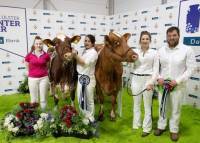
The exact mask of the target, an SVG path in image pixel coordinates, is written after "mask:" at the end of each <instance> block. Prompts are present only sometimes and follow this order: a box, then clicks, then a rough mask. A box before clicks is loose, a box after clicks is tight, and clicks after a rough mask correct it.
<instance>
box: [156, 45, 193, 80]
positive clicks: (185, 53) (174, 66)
mask: <svg viewBox="0 0 200 143" xmlns="http://www.w3.org/2000/svg"><path fill="white" fill-rule="evenodd" d="M158 55H159V61H160V65H161V67H160V75H159V77H160V78H163V79H168V78H169V79H171V80H176V82H177V84H179V83H182V82H185V81H186V80H187V79H188V78H189V77H190V76H191V75H192V72H193V71H194V69H195V67H196V61H195V55H194V52H193V50H192V48H190V47H188V46H185V45H183V44H178V45H177V46H176V47H174V48H169V47H168V46H167V47H162V48H160V49H159V50H158Z"/></svg>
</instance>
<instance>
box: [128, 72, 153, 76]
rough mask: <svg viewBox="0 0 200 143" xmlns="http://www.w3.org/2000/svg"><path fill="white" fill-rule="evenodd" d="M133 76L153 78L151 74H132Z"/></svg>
mask: <svg viewBox="0 0 200 143" xmlns="http://www.w3.org/2000/svg"><path fill="white" fill-rule="evenodd" d="M131 74H133V75H136V76H151V74H137V73H133V72H131Z"/></svg>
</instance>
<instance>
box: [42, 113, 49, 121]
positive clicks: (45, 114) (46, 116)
mask: <svg viewBox="0 0 200 143" xmlns="http://www.w3.org/2000/svg"><path fill="white" fill-rule="evenodd" d="M48 116H49V115H48V114H47V113H41V114H40V117H41V118H42V119H44V120H47V119H48Z"/></svg>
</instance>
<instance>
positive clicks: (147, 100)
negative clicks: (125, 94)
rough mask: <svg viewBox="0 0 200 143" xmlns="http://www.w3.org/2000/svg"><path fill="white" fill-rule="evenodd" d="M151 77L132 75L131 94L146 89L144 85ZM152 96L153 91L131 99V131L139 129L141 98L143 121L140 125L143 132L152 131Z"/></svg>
mask: <svg viewBox="0 0 200 143" xmlns="http://www.w3.org/2000/svg"><path fill="white" fill-rule="evenodd" d="M150 78H151V76H137V75H133V77H132V83H131V90H132V93H133V94H137V93H139V92H141V91H142V90H143V89H145V88H146V86H147V85H146V83H147V81H148V80H150ZM152 95H153V91H152V90H150V91H145V92H143V94H140V95H138V96H134V97H133V102H134V105H133V129H138V128H139V127H141V102H142V97H143V101H144V112H145V113H144V120H143V124H142V128H143V132H147V133H149V132H150V131H151V129H152V116H151V108H152Z"/></svg>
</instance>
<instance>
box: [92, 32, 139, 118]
mask: <svg viewBox="0 0 200 143" xmlns="http://www.w3.org/2000/svg"><path fill="white" fill-rule="evenodd" d="M130 36H131V34H129V33H126V34H124V35H123V36H120V35H118V34H116V33H112V32H110V33H109V35H108V36H107V35H106V36H105V43H104V46H103V47H101V48H99V46H97V47H96V49H100V53H99V57H98V60H97V64H96V69H95V77H96V83H97V84H96V94H97V96H98V97H99V100H100V104H101V106H100V110H99V120H103V101H104V97H103V94H104V93H105V94H108V95H110V96H111V97H112V99H111V101H112V109H111V112H110V118H111V120H114V119H115V118H116V115H115V104H116V98H117V94H118V92H119V90H120V89H121V85H122V73H123V66H122V63H121V62H134V61H135V60H136V59H137V57H138V55H137V54H136V53H135V52H134V51H133V50H132V49H131V48H130V47H129V46H128V45H127V40H128V39H129V37H130Z"/></svg>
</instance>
